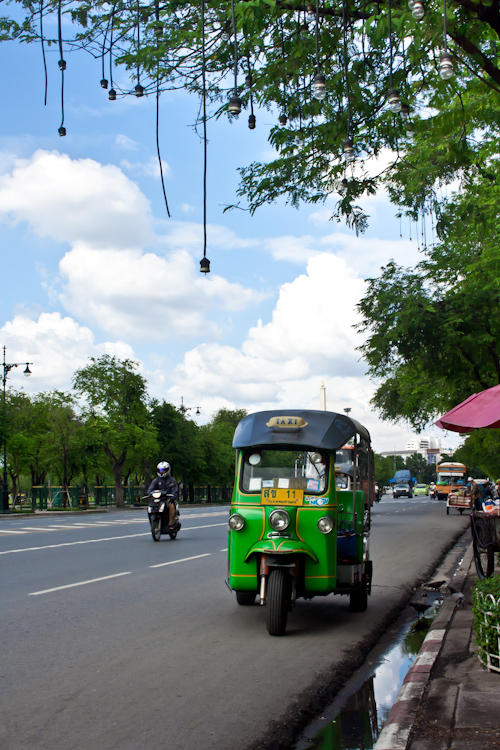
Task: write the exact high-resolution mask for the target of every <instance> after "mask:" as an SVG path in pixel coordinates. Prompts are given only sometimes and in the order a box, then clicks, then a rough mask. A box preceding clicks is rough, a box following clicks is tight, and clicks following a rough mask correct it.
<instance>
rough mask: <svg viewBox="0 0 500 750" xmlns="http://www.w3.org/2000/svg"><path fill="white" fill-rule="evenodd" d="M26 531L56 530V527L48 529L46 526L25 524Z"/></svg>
mask: <svg viewBox="0 0 500 750" xmlns="http://www.w3.org/2000/svg"><path fill="white" fill-rule="evenodd" d="M23 529H26V531H54V529H48V528H47V527H46V526H23Z"/></svg>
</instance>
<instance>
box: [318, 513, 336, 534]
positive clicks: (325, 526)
mask: <svg viewBox="0 0 500 750" xmlns="http://www.w3.org/2000/svg"><path fill="white" fill-rule="evenodd" d="M318 529H319V530H320V531H321V533H322V534H329V533H330V531H331V530H332V529H333V518H330V516H323V518H320V519H319V521H318Z"/></svg>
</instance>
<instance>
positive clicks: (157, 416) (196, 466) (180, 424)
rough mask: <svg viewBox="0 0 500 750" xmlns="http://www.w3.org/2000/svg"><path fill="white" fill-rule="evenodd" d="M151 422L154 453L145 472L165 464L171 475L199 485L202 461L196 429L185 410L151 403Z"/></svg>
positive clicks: (164, 403) (170, 405)
mask: <svg viewBox="0 0 500 750" xmlns="http://www.w3.org/2000/svg"><path fill="white" fill-rule="evenodd" d="M151 419H152V423H153V425H154V426H155V428H156V430H157V432H158V450H157V452H156V454H155V456H154V459H153V462H152V465H149V464H148V470H151V471H154V470H155V466H156V465H157V464H158V463H159V461H168V462H169V463H170V465H171V467H172V473H173V474H174V476H175V477H176V478H177V479H178V480H179V481H183V482H184V483H185V484H187V483H189V484H192V483H194V482H199V481H200V480H201V478H202V475H203V458H202V453H201V444H200V440H199V428H198V426H197V424H196V423H195V422H193V420H192V419H189V418H188V416H187V414H186V413H185V411H184V410H183V409H182V408H180V409H177V408H176V407H175V406H173V405H172V404H169V403H167V402H166V401H163V402H162V403H160V402H158V401H153V402H152V405H151Z"/></svg>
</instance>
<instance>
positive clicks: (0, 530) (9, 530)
mask: <svg viewBox="0 0 500 750" xmlns="http://www.w3.org/2000/svg"><path fill="white" fill-rule="evenodd" d="M0 534H26V532H25V531H12V530H11V529H8V530H7V529H0Z"/></svg>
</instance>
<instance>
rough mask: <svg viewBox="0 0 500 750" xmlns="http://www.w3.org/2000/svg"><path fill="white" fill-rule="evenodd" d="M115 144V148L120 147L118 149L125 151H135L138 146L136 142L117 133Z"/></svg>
mask: <svg viewBox="0 0 500 750" xmlns="http://www.w3.org/2000/svg"><path fill="white" fill-rule="evenodd" d="M115 143H116V145H117V146H120V148H125V149H127V151H137V149H138V148H139V144H138V143H137V142H136V141H134V140H132V138H129V137H128V135H123V133H119V134H118V135H117V136H116V138H115Z"/></svg>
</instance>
